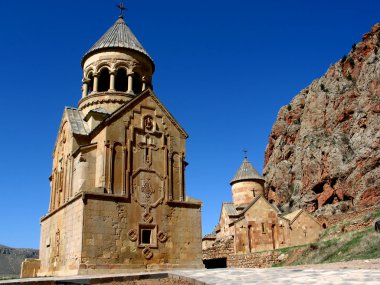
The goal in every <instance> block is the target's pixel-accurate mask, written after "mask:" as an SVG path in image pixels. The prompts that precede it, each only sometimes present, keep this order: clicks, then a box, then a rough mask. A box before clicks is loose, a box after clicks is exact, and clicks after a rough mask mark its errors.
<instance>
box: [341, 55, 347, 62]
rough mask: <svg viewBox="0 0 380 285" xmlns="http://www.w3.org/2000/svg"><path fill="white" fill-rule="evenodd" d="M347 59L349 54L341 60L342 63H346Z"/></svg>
mask: <svg viewBox="0 0 380 285" xmlns="http://www.w3.org/2000/svg"><path fill="white" fill-rule="evenodd" d="M346 60H347V55H344V56H343V57H342V59H341V60H340V61H341V62H342V63H344V62H345V61H346Z"/></svg>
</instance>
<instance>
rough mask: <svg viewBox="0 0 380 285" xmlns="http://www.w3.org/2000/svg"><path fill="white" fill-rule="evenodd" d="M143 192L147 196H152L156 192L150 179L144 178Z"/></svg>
mask: <svg viewBox="0 0 380 285" xmlns="http://www.w3.org/2000/svg"><path fill="white" fill-rule="evenodd" d="M141 192H143V193H144V194H145V196H146V197H147V198H150V196H152V194H154V192H155V191H154V189H153V188H152V186H151V185H150V179H145V180H144V182H143V186H142V187H141Z"/></svg>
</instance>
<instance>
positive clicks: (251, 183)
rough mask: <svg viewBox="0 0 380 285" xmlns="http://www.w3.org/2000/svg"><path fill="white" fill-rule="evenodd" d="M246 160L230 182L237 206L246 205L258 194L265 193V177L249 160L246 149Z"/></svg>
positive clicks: (233, 198)
mask: <svg viewBox="0 0 380 285" xmlns="http://www.w3.org/2000/svg"><path fill="white" fill-rule="evenodd" d="M244 152H245V155H244V160H243V163H242V164H241V165H240V168H239V170H238V171H237V172H236V174H235V176H234V178H233V179H232V181H231V182H230V184H231V187H232V200H233V203H234V204H235V206H238V207H245V206H247V205H248V204H249V203H251V202H252V201H253V199H254V198H255V197H257V196H258V195H263V194H264V183H265V180H264V178H263V177H262V176H261V175H260V174H259V173H258V172H257V170H256V169H255V168H254V167H253V166H252V164H251V163H250V162H249V161H248V157H247V151H244Z"/></svg>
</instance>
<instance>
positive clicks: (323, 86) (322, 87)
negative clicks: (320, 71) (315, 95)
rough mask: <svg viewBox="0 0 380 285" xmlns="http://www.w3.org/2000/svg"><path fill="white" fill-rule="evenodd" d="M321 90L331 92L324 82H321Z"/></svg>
mask: <svg viewBox="0 0 380 285" xmlns="http://www.w3.org/2000/svg"><path fill="white" fill-rule="evenodd" d="M321 90H322V91H323V92H329V90H328V89H327V88H326V87H325V85H324V84H323V83H322V84H321Z"/></svg>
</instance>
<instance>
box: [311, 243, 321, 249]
mask: <svg viewBox="0 0 380 285" xmlns="http://www.w3.org/2000/svg"><path fill="white" fill-rule="evenodd" d="M309 248H310V249H311V250H317V249H318V248H319V246H318V244H317V243H311V244H310V245H309Z"/></svg>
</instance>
